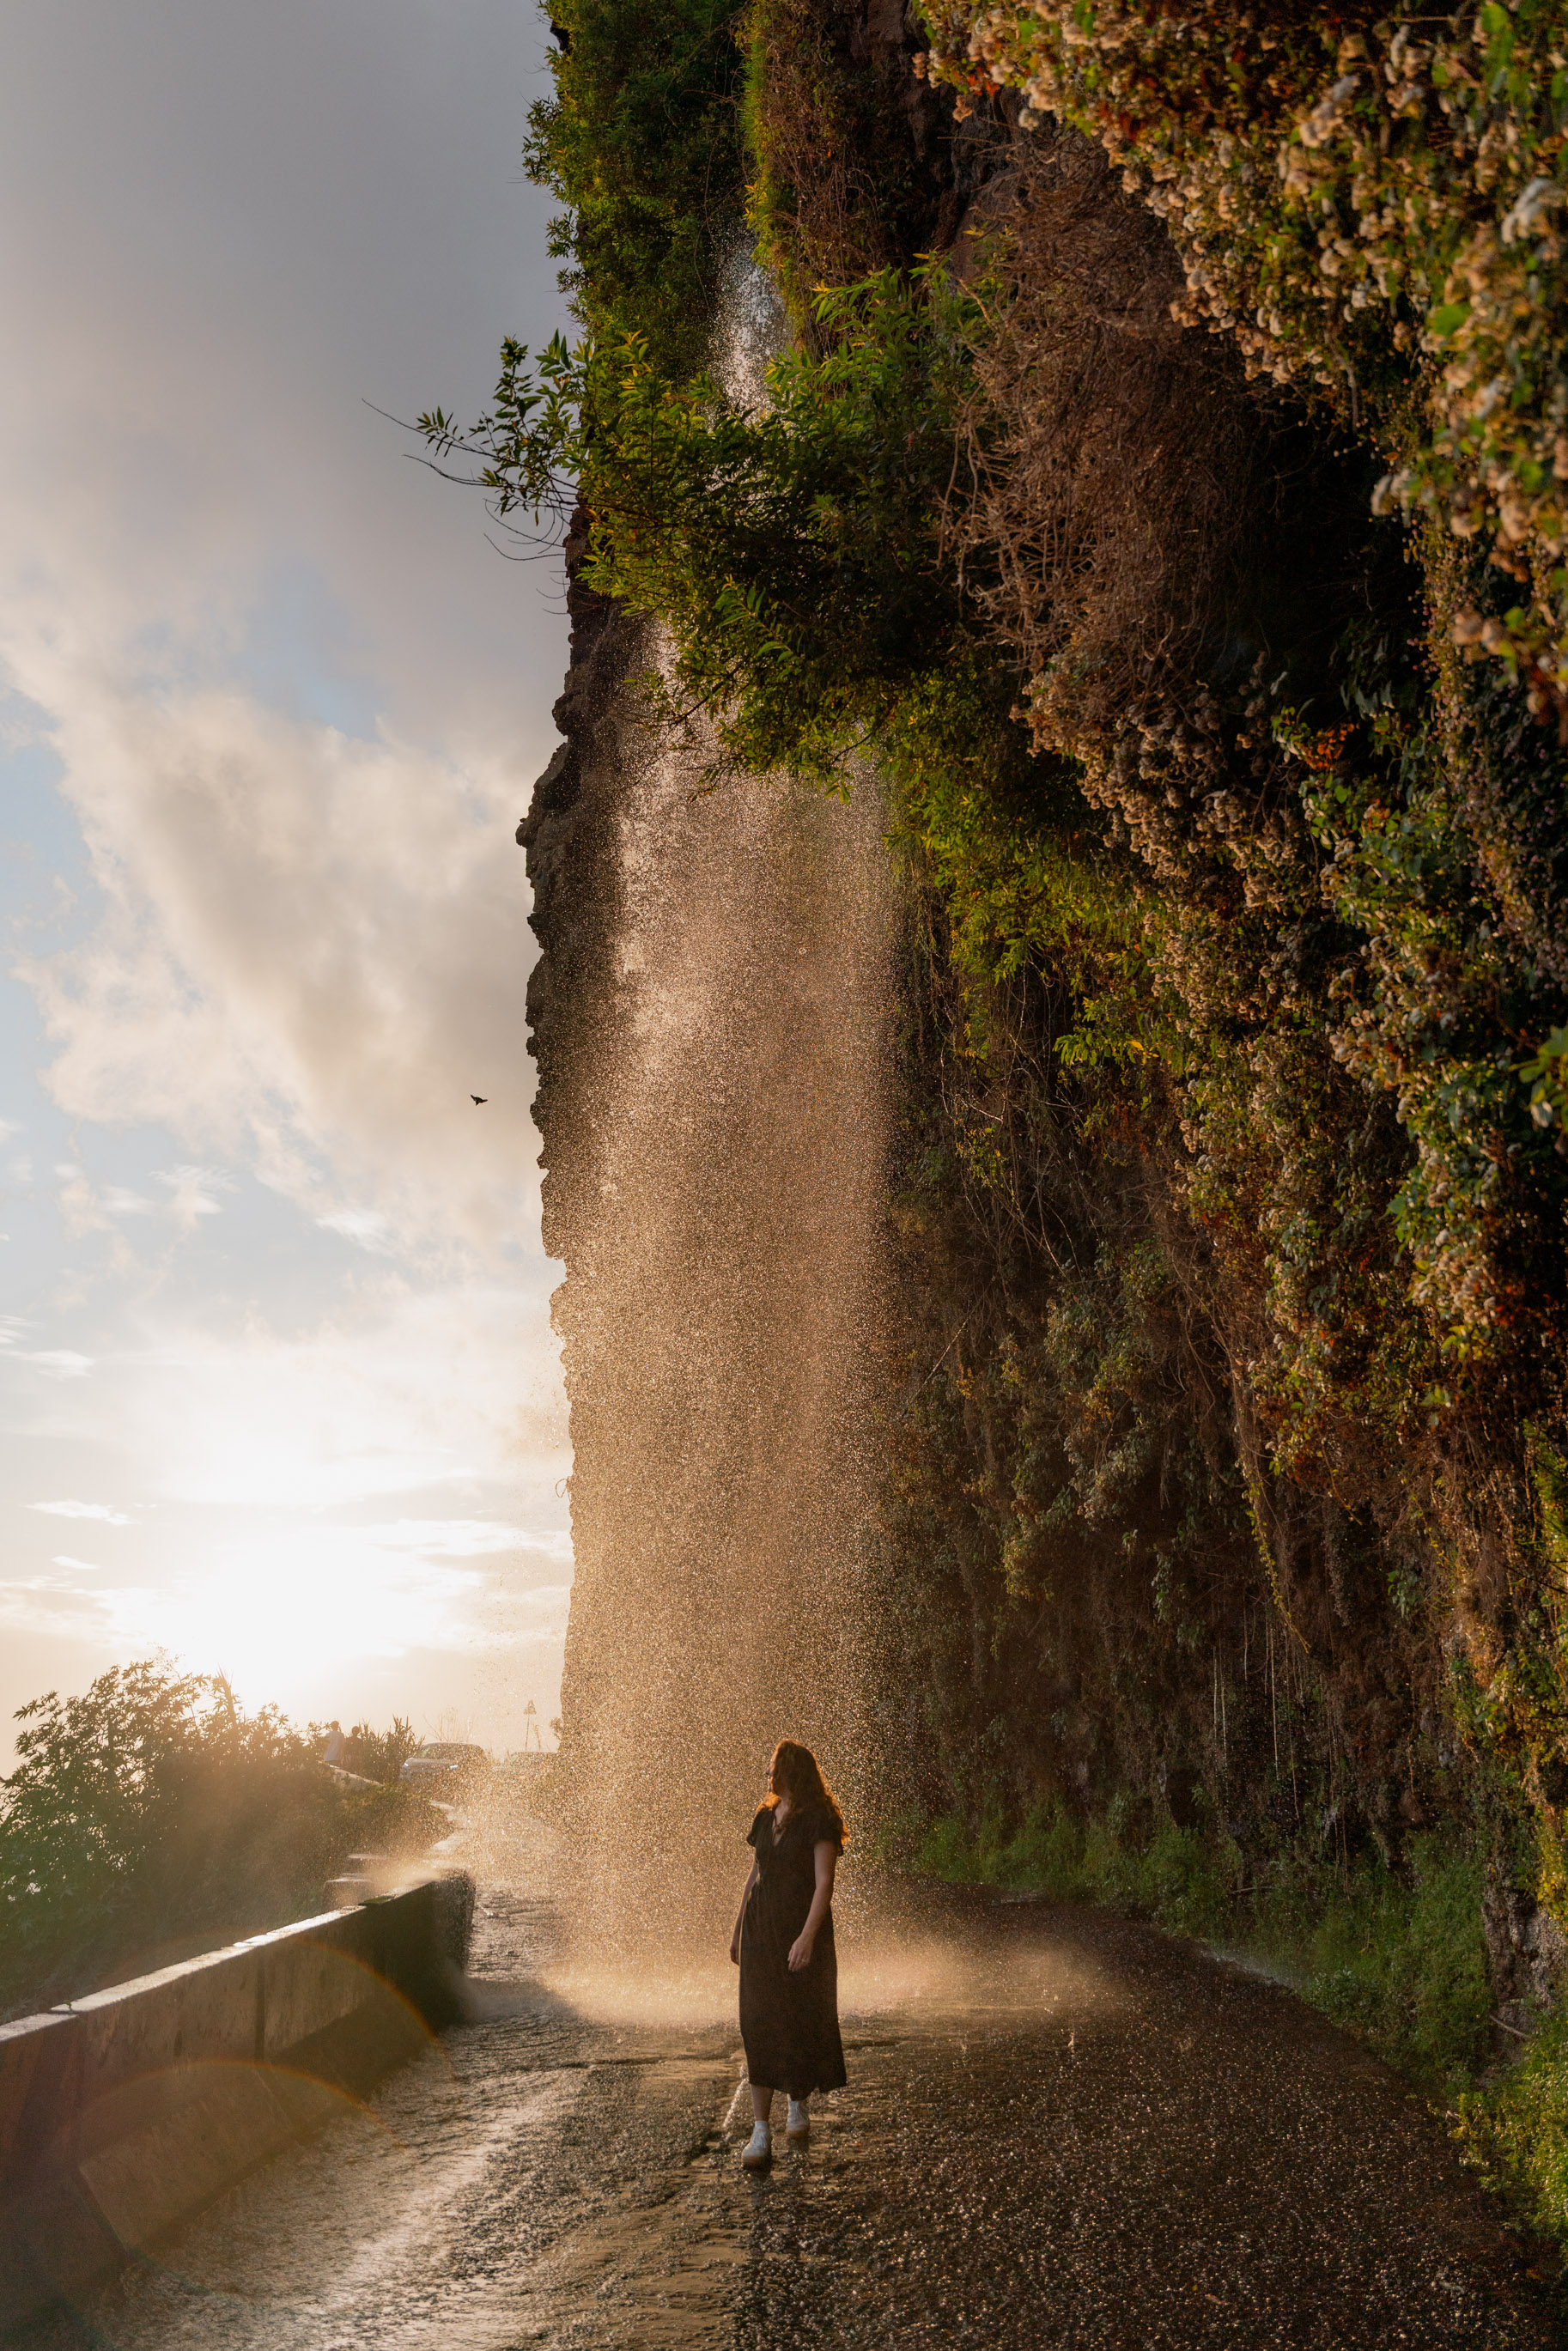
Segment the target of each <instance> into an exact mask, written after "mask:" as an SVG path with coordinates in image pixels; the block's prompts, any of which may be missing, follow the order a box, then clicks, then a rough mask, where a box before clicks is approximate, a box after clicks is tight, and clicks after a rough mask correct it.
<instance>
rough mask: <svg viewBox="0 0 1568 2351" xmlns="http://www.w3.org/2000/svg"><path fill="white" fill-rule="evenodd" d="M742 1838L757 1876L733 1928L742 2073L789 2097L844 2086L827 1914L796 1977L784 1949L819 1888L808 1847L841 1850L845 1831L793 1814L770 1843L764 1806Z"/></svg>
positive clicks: (824, 1817)
mask: <svg viewBox="0 0 1568 2351" xmlns="http://www.w3.org/2000/svg"><path fill="white" fill-rule="evenodd" d="M746 1842H747V1844H749V1845H750V1846H751V1847H752V1848H753V1849H754V1851H755V1852H756V1855H757V1865H758V1880H757V1884H756V1885H755V1886H753V1887H752V1889H751V1893H750V1896H749V1897H748V1898H747V1905H746V1914H745V1916H744V1917H743V1918H742V1920H741V1926H740V2037H741V2039H742V2040H743V2041H744V2042H745V2043H746V2070H747V2075H748V2077H749V2078H750V2080H751V2082H752V2084H753V2085H754V2086H755V2087H756V2088H757V2089H759V2090H786V2091H788V2093H789V2095H790V2097H792V2098H808V2097H810V2095H811V2093H812V2091H813V2090H840V2089H842V2087H843V2085H844V2079H845V2076H844V2050H843V2043H842V2042H841V2040H840V2038H839V1960H838V1953H837V1952H836V1950H835V1949H834V1948H833V1914H832V1911H831V1908H830V1909H829V1911H828V1914H827V1916H826V1917H824V1919H823V1920H822V1923H821V1927H820V1928H819V1929H818V1931H817V1940H816V1944H815V1946H814V1948H813V1949H812V1952H811V1964H810V1967H808V1968H802V1969H801V1970H800V1971H799V1973H798V1974H793V1975H792V1974H791V1973H790V1970H789V1947H790V1945H791V1944H792V1943H793V1942H794V1940H795V1938H796V1937H797V1935H799V1933H800V1929H801V1928H802V1927H803V1926H804V1925H805V1923H806V1913H807V1912H808V1911H809V1910H810V1907H811V1896H812V1895H813V1894H814V1893H815V1892H816V1887H817V1865H816V1855H815V1850H814V1848H815V1847H816V1846H817V1845H818V1844H823V1843H826V1844H831V1845H836V1846H837V1847H838V1848H839V1850H840V1851H842V1849H843V1842H844V1833H843V1831H842V1829H841V1827H840V1826H839V1823H838V1821H837V1820H836V1819H835V1817H834V1816H833V1814H832V1813H829V1812H818V1811H811V1812H803V1813H791V1815H790V1817H789V1820H788V1821H786V1823H784V1833H783V1834H782V1835H781V1836H780V1837H779V1840H778V1842H777V1843H775V1842H774V1836H773V1813H772V1810H771V1808H770V1807H769V1806H768V1805H767V1804H764V1805H763V1806H762V1807H761V1809H760V1811H759V1812H758V1815H757V1818H756V1819H755V1820H754V1821H753V1822H752V1823H751V1829H750V1834H748V1835H747V1840H746Z"/></svg>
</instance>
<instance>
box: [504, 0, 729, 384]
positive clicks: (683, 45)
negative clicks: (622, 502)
mask: <svg viewBox="0 0 1568 2351" xmlns="http://www.w3.org/2000/svg"><path fill="white" fill-rule="evenodd" d="M549 13H550V22H551V25H552V27H553V29H554V31H555V34H556V38H557V43H558V51H557V56H556V59H555V85H556V86H555V92H554V95H553V96H552V97H550V98H548V99H539V100H538V101H537V102H536V103H535V105H534V107H533V109H532V111H531V114H530V117H529V133H528V144H527V147H526V148H525V151H524V160H525V162H526V163H527V166H528V172H529V175H530V177H531V178H533V179H535V180H537V181H538V182H539V183H541V184H542V185H543V186H546V187H548V188H550V189H552V190H553V191H554V193H556V194H557V195H558V196H559V197H560V198H561V200H562V202H563V203H564V204H567V205H568V206H569V207H570V210H569V212H567V213H566V214H563V215H562V216H561V218H560V219H559V220H558V221H557V222H556V224H555V225H554V232H553V249H554V250H555V251H556V252H557V253H559V255H561V256H563V257H566V258H568V259H569V260H570V267H569V268H568V269H567V271H566V272H565V273H564V275H563V277H562V281H561V282H562V285H563V286H564V287H565V288H566V290H567V291H568V292H569V293H570V294H571V296H572V297H573V299H574V303H575V306H576V308H577V310H578V314H579V316H580V319H582V321H583V323H584V325H585V326H587V327H589V328H590V329H591V331H592V332H593V333H594V334H596V335H597V336H598V337H600V338H601V340H605V341H607V342H610V343H615V342H618V341H619V340H620V339H621V337H622V335H625V334H637V335H640V336H641V337H642V338H643V340H644V341H645V343H646V344H647V345H648V347H649V348H650V349H651V350H653V351H654V352H656V353H657V355H658V358H659V360H660V363H661V365H662V366H663V367H664V368H665V369H666V370H667V371H669V372H671V373H672V374H673V375H674V376H676V377H679V376H680V375H682V374H684V373H686V372H688V371H692V370H693V369H695V368H700V366H701V365H702V362H703V360H704V358H705V356H706V334H707V323H708V319H709V317H710V315H711V311H712V302H713V294H714V289H715V287H716V282H717V277H718V273H719V270H720V268H721V267H722V265H723V262H724V259H725V256H726V255H727V253H728V251H729V250H730V248H731V247H732V246H733V245H734V244H735V243H736V241H737V237H738V235H740V232H741V200H740V178H741V172H740V150H739V131H738V124H737V107H736V91H737V83H738V79H739V73H740V54H739V49H738V47H737V37H736V34H737V27H736V22H735V13H734V10H733V9H732V8H729V7H725V6H720V5H714V0H637V5H635V6H629V5H626V0H551V6H550V12H549Z"/></svg>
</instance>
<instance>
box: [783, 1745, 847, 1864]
mask: <svg viewBox="0 0 1568 2351" xmlns="http://www.w3.org/2000/svg"><path fill="white" fill-rule="evenodd" d="M768 1775H769V1777H770V1778H771V1780H772V1782H773V1786H772V1789H771V1790H770V1792H768V1794H767V1795H766V1796H764V1797H763V1799H762V1802H763V1804H764V1805H765V1807H766V1808H767V1809H768V1811H771V1810H772V1808H773V1806H774V1805H775V1804H776V1803H777V1802H779V1797H780V1796H788V1797H789V1802H791V1804H792V1805H793V1806H794V1808H795V1810H796V1811H797V1812H798V1813H814V1812H822V1813H831V1814H832V1816H833V1818H834V1820H835V1821H837V1823H838V1824H839V1834H840V1836H841V1839H842V1840H843V1842H844V1844H848V1843H849V1841H850V1833H849V1831H848V1829H847V1828H846V1827H845V1826H844V1815H843V1808H842V1806H841V1804H840V1802H839V1800H838V1798H837V1797H836V1796H835V1795H834V1793H833V1792H832V1790H831V1788H830V1787H829V1785H828V1783H827V1782H826V1781H825V1780H824V1779H823V1777H822V1767H821V1764H820V1763H819V1762H818V1761H817V1759H816V1757H815V1756H814V1755H813V1754H812V1752H811V1750H810V1748H809V1747H802V1746H801V1744H800V1740H798V1739H781V1740H779V1744H778V1746H777V1747H776V1748H775V1749H774V1750H773V1761H772V1762H771V1764H770V1765H769V1766H768Z"/></svg>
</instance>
